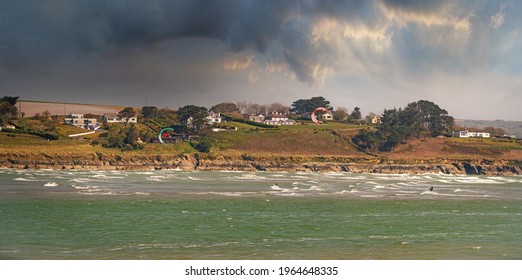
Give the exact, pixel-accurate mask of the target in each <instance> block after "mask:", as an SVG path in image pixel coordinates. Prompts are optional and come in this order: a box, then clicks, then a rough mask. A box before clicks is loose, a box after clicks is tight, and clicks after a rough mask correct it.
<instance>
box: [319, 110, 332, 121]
mask: <svg viewBox="0 0 522 280" xmlns="http://www.w3.org/2000/svg"><path fill="white" fill-rule="evenodd" d="M333 119H334V118H333V114H332V113H331V112H326V113H324V114H322V115H321V120H323V121H333Z"/></svg>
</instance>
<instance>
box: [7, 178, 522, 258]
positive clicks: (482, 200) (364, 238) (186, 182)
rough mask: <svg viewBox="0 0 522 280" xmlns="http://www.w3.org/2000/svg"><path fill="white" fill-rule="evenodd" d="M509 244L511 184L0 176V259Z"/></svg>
mask: <svg viewBox="0 0 522 280" xmlns="http://www.w3.org/2000/svg"><path fill="white" fill-rule="evenodd" d="M276 184H277V185H276ZM429 187H433V188H434V189H433V191H429ZM520 240H522V177H472V176H453V175H372V174H367V175H361V174H351V173H268V172H258V173H252V172H188V171H154V172H129V171H74V172H71V171H51V170H6V169H4V170H0V258H1V259H522V242H520Z"/></svg>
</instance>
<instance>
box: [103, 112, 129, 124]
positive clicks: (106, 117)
mask: <svg viewBox="0 0 522 280" xmlns="http://www.w3.org/2000/svg"><path fill="white" fill-rule="evenodd" d="M102 121H104V122H107V123H124V122H127V119H126V118H120V117H118V115H117V114H103V115H102ZM129 122H130V123H137V122H138V117H130V118H129Z"/></svg>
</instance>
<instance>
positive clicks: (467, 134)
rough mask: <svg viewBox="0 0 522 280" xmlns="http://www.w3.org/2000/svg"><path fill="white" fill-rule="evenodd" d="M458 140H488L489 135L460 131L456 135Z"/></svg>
mask: <svg viewBox="0 0 522 280" xmlns="http://www.w3.org/2000/svg"><path fill="white" fill-rule="evenodd" d="M458 135H459V138H470V137H481V138H489V137H490V135H489V133H488V132H472V131H468V130H462V131H459V133H458Z"/></svg>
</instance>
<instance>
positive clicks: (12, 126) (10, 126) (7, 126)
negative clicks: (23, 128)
mask: <svg viewBox="0 0 522 280" xmlns="http://www.w3.org/2000/svg"><path fill="white" fill-rule="evenodd" d="M2 128H7V129H15V128H16V127H15V126H14V125H12V124H6V125H4V126H0V131H2Z"/></svg>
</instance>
